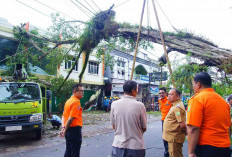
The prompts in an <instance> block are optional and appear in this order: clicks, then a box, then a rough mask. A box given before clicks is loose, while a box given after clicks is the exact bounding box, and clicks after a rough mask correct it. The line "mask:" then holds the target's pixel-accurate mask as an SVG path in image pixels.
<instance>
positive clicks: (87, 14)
mask: <svg viewBox="0 0 232 157" xmlns="http://www.w3.org/2000/svg"><path fill="white" fill-rule="evenodd" d="M70 1H71V2H72V3H73V4H74V5H75V6H76V7H78V9H80V11H82V12H83V13H84V14H85V15H86V16H88V17H89V18H90V17H91V15H89V13H87V12H85V11H84V10H83V9H82V8H81V7H80V6H79V5H77V4H76V3H74V2H73V1H72V0H70Z"/></svg>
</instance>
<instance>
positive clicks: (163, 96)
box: [159, 87, 172, 157]
mask: <svg viewBox="0 0 232 157" xmlns="http://www.w3.org/2000/svg"><path fill="white" fill-rule="evenodd" d="M159 106H160V111H161V114H162V117H161V122H162V132H163V123H164V119H165V117H166V116H167V114H168V111H169V110H170V108H171V107H172V103H171V102H169V101H168V98H167V90H166V88H165V87H162V88H160V89H159ZM163 142H164V149H165V150H164V157H169V153H168V142H167V141H165V140H163Z"/></svg>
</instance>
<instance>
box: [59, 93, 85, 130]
mask: <svg viewBox="0 0 232 157" xmlns="http://www.w3.org/2000/svg"><path fill="white" fill-rule="evenodd" d="M63 116H64V124H65V125H66V122H67V120H68V118H69V117H74V120H73V121H72V123H71V125H70V127H76V126H81V127H82V125H83V122H82V107H81V103H80V100H79V99H78V98H77V97H75V96H71V98H70V99H68V100H67V101H66V103H65V106H64V112H63Z"/></svg>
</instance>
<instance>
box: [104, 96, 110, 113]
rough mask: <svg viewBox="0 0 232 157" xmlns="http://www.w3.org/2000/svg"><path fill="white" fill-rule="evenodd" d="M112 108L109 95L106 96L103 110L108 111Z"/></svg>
mask: <svg viewBox="0 0 232 157" xmlns="http://www.w3.org/2000/svg"><path fill="white" fill-rule="evenodd" d="M109 108H110V105H109V99H107V97H104V101H103V110H104V111H106V112H108V111H109Z"/></svg>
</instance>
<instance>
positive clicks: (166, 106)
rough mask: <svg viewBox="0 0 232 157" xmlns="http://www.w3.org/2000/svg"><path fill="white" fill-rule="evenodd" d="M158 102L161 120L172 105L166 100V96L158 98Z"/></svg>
mask: <svg viewBox="0 0 232 157" xmlns="http://www.w3.org/2000/svg"><path fill="white" fill-rule="evenodd" d="M158 102H159V106H160V111H161V114H162V117H161V120H162V121H164V119H165V117H166V116H167V114H168V111H169V110H170V108H171V107H172V103H171V102H170V101H168V97H165V98H163V99H159V100H158Z"/></svg>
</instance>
